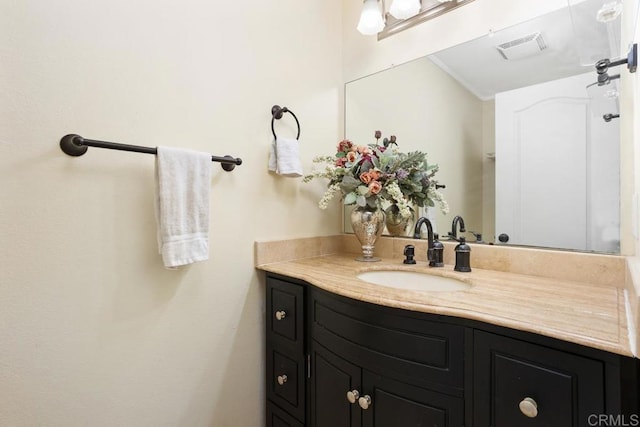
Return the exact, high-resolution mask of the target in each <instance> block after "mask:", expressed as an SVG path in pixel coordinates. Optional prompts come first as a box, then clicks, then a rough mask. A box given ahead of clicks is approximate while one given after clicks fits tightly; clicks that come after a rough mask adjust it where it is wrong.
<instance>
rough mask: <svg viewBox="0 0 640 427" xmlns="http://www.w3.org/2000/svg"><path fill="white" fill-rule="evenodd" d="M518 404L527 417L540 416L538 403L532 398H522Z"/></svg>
mask: <svg viewBox="0 0 640 427" xmlns="http://www.w3.org/2000/svg"><path fill="white" fill-rule="evenodd" d="M518 406H519V407H520V412H522V413H523V414H524V415H526V416H527V417H529V418H535V417H537V416H538V404H537V403H536V401H535V400H533V399H532V398H530V397H525V398H524V399H522V402H520V405H518Z"/></svg>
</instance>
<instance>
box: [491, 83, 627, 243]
mask: <svg viewBox="0 0 640 427" xmlns="http://www.w3.org/2000/svg"><path fill="white" fill-rule="evenodd" d="M593 79H594V74H593V73H587V74H584V75H579V76H575V77H570V78H566V79H560V80H556V81H553V82H549V83H544V84H540V85H534V86H529V87H526V88H521V89H517V90H514V91H509V92H503V93H500V94H498V95H496V153H497V154H496V234H497V235H498V236H499V235H500V234H506V235H508V236H509V243H513V244H518V245H532V246H543V247H557V248H567V249H577V250H596V251H612V250H614V249H615V246H616V244H617V245H619V232H618V233H617V234H616V232H615V231H616V226H618V227H619V219H618V218H619V211H618V209H619V208H618V206H619V196H618V194H619V184H618V183H617V182H618V181H617V180H618V176H619V173H618V171H619V167H618V164H619V163H618V162H619V154H618V153H619V147H618V142H617V141H618V132H617V127H618V123H617V122H609V123H605V122H604V120H603V119H602V118H601V117H593V116H592V115H591V112H590V105H589V99H588V98H587V93H586V89H585V88H586V86H587V85H588V84H589V83H591V82H592V80H593ZM614 128H615V132H612V129H614ZM612 194H613V195H614V196H611V195H612ZM603 195H607V196H606V197H608V198H612V197H613V198H614V199H616V197H617V199H616V200H617V202H616V201H607V202H604V201H603V200H602V197H603Z"/></svg>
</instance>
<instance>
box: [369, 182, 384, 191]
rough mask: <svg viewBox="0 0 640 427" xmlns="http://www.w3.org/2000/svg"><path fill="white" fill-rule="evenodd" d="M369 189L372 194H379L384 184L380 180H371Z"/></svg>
mask: <svg viewBox="0 0 640 427" xmlns="http://www.w3.org/2000/svg"><path fill="white" fill-rule="evenodd" d="M369 191H370V192H371V194H378V193H379V192H381V191H382V184H380V182H378V181H371V182H370V183H369Z"/></svg>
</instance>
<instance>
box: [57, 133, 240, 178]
mask: <svg viewBox="0 0 640 427" xmlns="http://www.w3.org/2000/svg"><path fill="white" fill-rule="evenodd" d="M88 147H98V148H108V149H110V150H120V151H132V152H135V153H147V154H158V149H157V148H154V147H142V146H140V145H129V144H119V143H117V142H107V141H96V140H94V139H85V138H83V137H81V136H80V135H76V134H69V135H65V136H63V137H62V139H60V149H61V150H62V151H64V152H65V153H66V154H68V155H69V156H74V157H77V156H82V155H83V154H84V153H86V152H87V150H88ZM211 161H212V162H218V163H221V165H220V166H222V169H224V170H226V171H227V172H231V171H232V170H233V169H234V168H235V167H236V165H237V166H240V165H241V164H242V159H240V158H239V157H232V156H224V157H219V156H211Z"/></svg>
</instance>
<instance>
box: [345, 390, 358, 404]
mask: <svg viewBox="0 0 640 427" xmlns="http://www.w3.org/2000/svg"><path fill="white" fill-rule="evenodd" d="M359 398H360V392H359V391H358V390H349V391H348V392H347V400H348V401H349V403H356V402H357V401H358V399H359Z"/></svg>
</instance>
